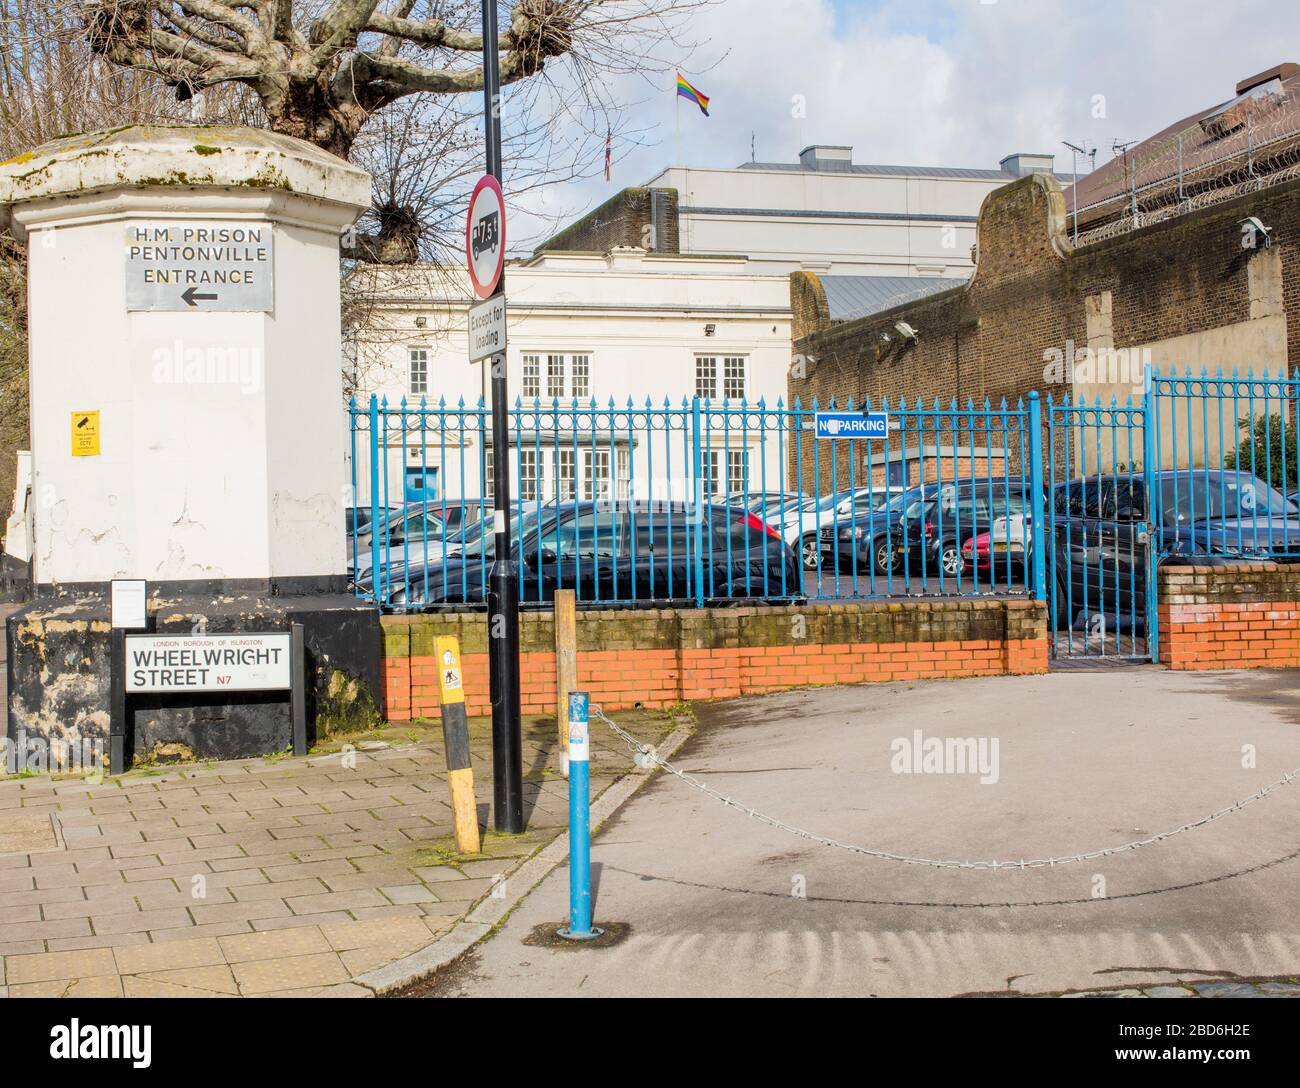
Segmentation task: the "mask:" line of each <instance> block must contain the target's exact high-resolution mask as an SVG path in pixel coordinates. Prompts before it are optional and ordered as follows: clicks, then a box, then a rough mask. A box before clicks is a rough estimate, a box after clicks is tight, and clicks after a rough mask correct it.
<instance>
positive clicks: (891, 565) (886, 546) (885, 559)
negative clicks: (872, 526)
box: [872, 540, 898, 574]
mask: <svg viewBox="0 0 1300 1088" xmlns="http://www.w3.org/2000/svg"><path fill="white" fill-rule="evenodd" d="M872 554H873V556H874V560H875V567H876V573H877V574H892V573H893V572H894V571H896V570H897V569H898V556H897V555H895V554H894V549H893V547H892V546H891V545H890V542H889V541H887V540H881V541H878V542H877V543H876V546H875V548H874V549H873V552H872Z"/></svg>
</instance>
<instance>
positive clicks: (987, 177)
mask: <svg viewBox="0 0 1300 1088" xmlns="http://www.w3.org/2000/svg"><path fill="white" fill-rule="evenodd" d="M736 169H738V170H773V171H779V172H782V173H788V174H806V173H817V174H874V175H876V176H884V177H909V178H910V177H921V178H966V179H968V180H972V181H1013V180H1014V179H1015V175H1014V174H1011V173H1008V172H1007V171H1005V170H976V169H973V168H967V167H962V166H872V165H866V164H862V163H849V162H828V161H826V160H822V161H821V162H819V163H818V164H817V165H816V166H808V165H806V164H804V163H801V162H742V163H741V164H740V165H739V166H738V167H737V168H736Z"/></svg>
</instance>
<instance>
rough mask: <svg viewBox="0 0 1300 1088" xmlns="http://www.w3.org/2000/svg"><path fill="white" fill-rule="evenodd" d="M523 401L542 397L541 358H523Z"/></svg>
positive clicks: (533, 356)
mask: <svg viewBox="0 0 1300 1088" xmlns="http://www.w3.org/2000/svg"><path fill="white" fill-rule="evenodd" d="M521 392H522V394H523V397H524V399H525V400H536V399H537V398H538V397H540V396H541V395H542V357H541V356H540V355H525V356H524V384H523V389H522V390H521Z"/></svg>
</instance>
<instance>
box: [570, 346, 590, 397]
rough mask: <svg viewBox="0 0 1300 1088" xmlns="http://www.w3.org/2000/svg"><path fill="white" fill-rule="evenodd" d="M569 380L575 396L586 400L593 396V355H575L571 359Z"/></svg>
mask: <svg viewBox="0 0 1300 1088" xmlns="http://www.w3.org/2000/svg"><path fill="white" fill-rule="evenodd" d="M569 381H570V384H571V386H572V393H573V395H574V396H575V397H578V398H579V399H582V400H585V399H586V398H587V397H589V396H591V356H589V355H574V356H573V357H572V358H571V359H570V360H569Z"/></svg>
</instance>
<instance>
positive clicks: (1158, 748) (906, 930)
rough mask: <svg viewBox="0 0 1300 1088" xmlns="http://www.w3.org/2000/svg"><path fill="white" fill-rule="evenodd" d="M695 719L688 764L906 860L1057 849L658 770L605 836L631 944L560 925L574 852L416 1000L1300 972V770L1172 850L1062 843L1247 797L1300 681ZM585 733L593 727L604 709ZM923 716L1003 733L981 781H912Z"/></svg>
mask: <svg viewBox="0 0 1300 1088" xmlns="http://www.w3.org/2000/svg"><path fill="white" fill-rule="evenodd" d="M697 713H698V715H699V725H698V730H697V732H696V734H695V735H694V736H693V737H692V738H691V739H690V740H689V741H688V742H687V743H686V745H684V746H683V747H682V749H681V750H680V752H679V754H678V756H677V757H676V759H675V760H673V762H674V764H675V765H677V766H679V767H681V768H682V769H683V770H685V771H687V772H689V773H690V774H692V775H694V776H697V777H698V778H699V779H701V780H703V781H705V782H707V783H708V784H709V785H710V786H712V787H713V788H714V789H716V790H718V791H720V792H722V793H723V794H725V795H727V796H730V797H733V798H735V799H736V800H737V801H738V802H739V803H740V804H742V805H743V806H746V807H753V808H756V809H758V810H760V811H761V812H764V813H768V814H771V815H772V816H774V817H778V818H780V819H782V820H784V821H787V822H788V823H790V824H792V825H796V826H798V827H801V828H805V829H808V830H811V831H813V832H815V833H817V834H820V835H822V836H827V837H834V838H836V839H839V840H843V841H845V842H850V843H854V844H861V845H864V846H867V847H872V848H877V849H881V850H885V851H889V852H896V853H901V854H907V855H919V856H923V857H932V858H943V859H956V860H987V859H1001V860H1003V861H1006V860H1007V859H1011V860H1018V859H1021V858H1031V859H1032V858H1040V857H1041V858H1056V857H1059V858H1063V859H1066V860H1063V861H1062V862H1061V863H1058V864H1055V865H1052V866H1046V867H1042V868H1027V869H1024V870H1021V869H1019V868H1014V869H1007V868H1000V869H996V870H994V869H962V868H957V869H951V868H942V869H941V868H927V867H921V866H913V865H904V864H900V863H897V862H890V861H885V860H879V859H875V858H871V857H866V856H862V855H860V854H856V853H852V852H849V851H846V850H843V849H839V848H835V847H829V846H825V845H821V844H818V843H815V842H812V841H810V840H808V839H807V838H803V837H800V836H798V835H796V834H792V833H791V832H789V831H787V830H783V829H779V828H775V827H772V826H769V825H766V824H763V823H760V822H759V821H757V820H755V819H753V818H751V817H749V816H748V815H747V814H746V813H745V811H743V809H741V808H737V807H728V806H724V805H723V804H722V803H720V802H719V801H718V800H716V799H715V798H713V797H710V796H707V795H705V794H703V793H701V792H700V791H699V790H697V789H695V788H694V787H692V786H691V785H689V784H687V783H685V782H683V781H681V780H680V779H678V778H676V777H673V776H671V775H669V774H666V773H663V772H660V773H659V774H658V775H657V776H656V777H655V778H654V779H653V780H652V781H651V783H650V784H649V785H648V786H646V787H645V788H644V789H643V790H641V792H640V793H638V794H637V795H636V797H635V798H633V800H632V801H630V802H629V803H628V804H627V805H625V806H624V807H623V808H622V809H620V810H619V812H618V814H617V815H616V816H614V817H613V818H612V819H610V820H609V821H607V823H606V824H605V825H604V827H603V828H602V829H601V832H600V834H599V835H597V837H596V838H595V840H594V842H593V847H592V868H593V875H594V880H595V889H594V894H595V908H594V913H595V921H596V924H597V925H601V924H605V925H611V924H613V925H615V926H616V927H617V929H618V930H619V932H618V934H617V937H618V939H616V940H614V941H612V942H610V943H608V944H606V945H604V946H600V947H597V946H587V945H570V944H557V942H555V941H553V940H550V939H549V935H550V933H551V932H552V931H553V929H554V928H555V927H556V926H558V925H559V924H560V923H561V922H562V921H563V920H564V919H565V917H566V912H567V894H568V888H567V881H568V872H567V869H566V868H564V867H561V868H559V869H557V870H556V871H555V872H553V873H552V874H551V875H550V876H549V877H548V878H546V879H545V880H543V881H542V882H540V883H539V884H538V885H537V887H536V888H535V889H534V890H533V891H532V893H531V894H530V895H529V896H527V898H526V899H525V900H524V901H523V902H522V903H521V904H520V905H519V906H518V907H517V908H516V909H515V910H514V911H513V912H512V913H511V914H510V916H509V917H508V918H507V919H506V920H505V921H504V923H503V924H502V925H501V926H500V927H499V928H498V930H497V932H496V933H495V934H494V935H493V936H492V937H491V938H490V939H489V940H487V941H485V942H483V943H481V944H479V945H478V946H477V947H476V948H475V949H474V950H473V951H471V952H470V953H469V954H468V955H467V956H465V957H464V958H463V959H462V960H460V961H459V962H458V963H457V964H456V965H455V966H454V967H453V968H451V969H450V970H447V971H444V972H442V974H441V975H440V976H439V977H437V978H435V979H434V980H433V982H432V983H430V984H429V985H427V986H424V987H421V988H418V989H417V990H416V991H414V992H418V993H422V994H431V995H439V996H442V995H446V996H456V995H471V996H479V995H484V996H486V995H522V996H541V995H588V996H623V995H653V996H666V995H737V996H739V995H747V996H748V995H774V996H775V995H780V996H788V995H882V996H885V995H898V996H921V995H930V996H945V995H961V994H989V995H1018V994H1026V995H1027V994H1057V995H1066V994H1070V993H1073V992H1087V993H1098V994H1100V993H1102V992H1105V993H1106V994H1112V995H1120V996H1147V995H1151V996H1172V995H1173V994H1174V993H1175V992H1180V993H1186V994H1187V995H1189V996H1190V995H1198V996H1218V995H1226V994H1232V995H1236V994H1244V993H1247V992H1253V993H1256V994H1258V995H1259V996H1283V995H1287V994H1293V993H1294V992H1295V990H1296V988H1297V985H1296V982H1297V976H1300V914H1297V912H1296V910H1295V903H1296V901H1297V894H1298V893H1300V839H1298V837H1297V831H1296V829H1297V827H1300V820H1298V817H1300V779H1298V780H1296V781H1294V782H1291V783H1290V784H1287V785H1282V786H1280V787H1278V788H1277V789H1276V790H1274V791H1272V792H1270V793H1268V794H1267V795H1265V796H1263V797H1262V798H1261V799H1259V800H1257V801H1255V802H1253V803H1251V804H1248V805H1246V806H1244V807H1242V808H1241V809H1240V810H1236V811H1228V812H1226V813H1224V815H1222V816H1221V817H1220V818H1218V819H1215V820H1213V821H1211V822H1209V823H1206V824H1204V825H1203V826H1198V827H1195V828H1192V829H1190V830H1187V831H1184V832H1182V833H1179V834H1176V835H1174V836H1172V837H1170V838H1167V839H1164V840H1162V841H1160V842H1156V843H1152V844H1150V845H1147V846H1143V847H1141V848H1139V849H1134V850H1126V851H1123V852H1118V853H1113V854H1109V855H1105V856H1102V857H1099V858H1095V859H1091V860H1080V861H1073V862H1071V861H1069V860H1068V859H1069V858H1070V857H1072V856H1074V855H1077V854H1079V853H1084V852H1090V851H1093V850H1096V849H1101V848H1105V847H1110V846H1114V845H1120V844H1124V843H1127V842H1130V841H1134V840H1138V839H1143V838H1147V837H1150V836H1152V835H1155V834H1158V833H1161V832H1164V831H1168V830H1172V829H1175V828H1179V827H1181V826H1182V825H1184V824H1188V823H1191V822H1194V821H1199V820H1200V819H1202V818H1203V817H1206V816H1208V815H1210V814H1213V813H1218V812H1222V811H1223V810H1225V809H1230V808H1231V806H1232V805H1233V804H1234V803H1235V802H1237V801H1239V800H1241V799H1244V798H1247V797H1249V796H1251V795H1253V794H1255V793H1256V792H1257V791H1259V790H1260V789H1261V788H1262V787H1264V786H1266V785H1268V784H1270V783H1273V782H1275V781H1278V780H1279V779H1281V778H1282V777H1283V776H1284V775H1285V774H1288V773H1290V772H1292V771H1295V770H1296V769H1297V768H1300V687H1298V685H1297V677H1296V674H1295V672H1294V671H1251V672H1222V673H1191V672H1169V671H1165V670H1161V669H1157V668H1139V669H1124V670H1116V669H1110V670H1104V671H1092V672H1088V671H1077V672H1076V671H1070V672H1062V673H1054V674H1050V675H1046V676H1036V677H992V678H981V679H970V680H956V681H930V682H919V683H899V684H889V685H876V686H869V687H844V688H833V689H816V690H809V691H797V692H790V693H784V694H780V695H772V696H766V697H762V698H749V699H744V700H737V701H735V702H732V703H724V704H712V705H709V706H704V707H700V708H697ZM613 717H614V718H615V719H616V720H619V721H620V722H623V718H624V716H623V715H620V714H615V715H613ZM623 724H625V725H627V726H628V727H629V728H630V730H631V731H632V732H635V729H634V728H631V726H630V722H623ZM592 728H593V735H599V731H600V729H601V728H602V726H601V725H599V724H598V723H597V722H595V721H593V726H592ZM915 730H921V731H922V741H924V740H925V739H928V738H940V739H945V738H972V739H978V738H985V739H986V741H991V740H993V739H996V740H997V741H998V755H997V759H996V761H993V760H992V759H990V760H989V761H988V765H989V766H991V767H994V768H995V769H996V775H993V774H985V775H984V776H983V777H984V778H986V779H988V780H989V781H988V783H987V784H983V783H981V781H980V777H981V776H979V775H973V774H967V773H897V772H902V771H904V770H906V767H905V766H904V765H903V763H902V755H901V753H902V752H903V751H904V750H907V751H911V745H912V742H913V740H914V731H915ZM896 740H897V741H899V742H901V743H900V745H899V746H897V747H896V746H895V744H894V742H895V741H896ZM991 751H992V750H991V746H986V748H985V753H986V755H991ZM891 764H893V765H892V766H891ZM919 766H920V767H921V769H922V770H924V769H925V766H926V765H925V763H924V762H922V763H921V764H919ZM948 769H949V770H952V771H958V770H960V769H961V768H960V767H956V766H950V767H949V768H948ZM993 778H996V781H993V780H992V779H993ZM1261 980H1274V981H1261ZM1166 988H1168V989H1166Z"/></svg>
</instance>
